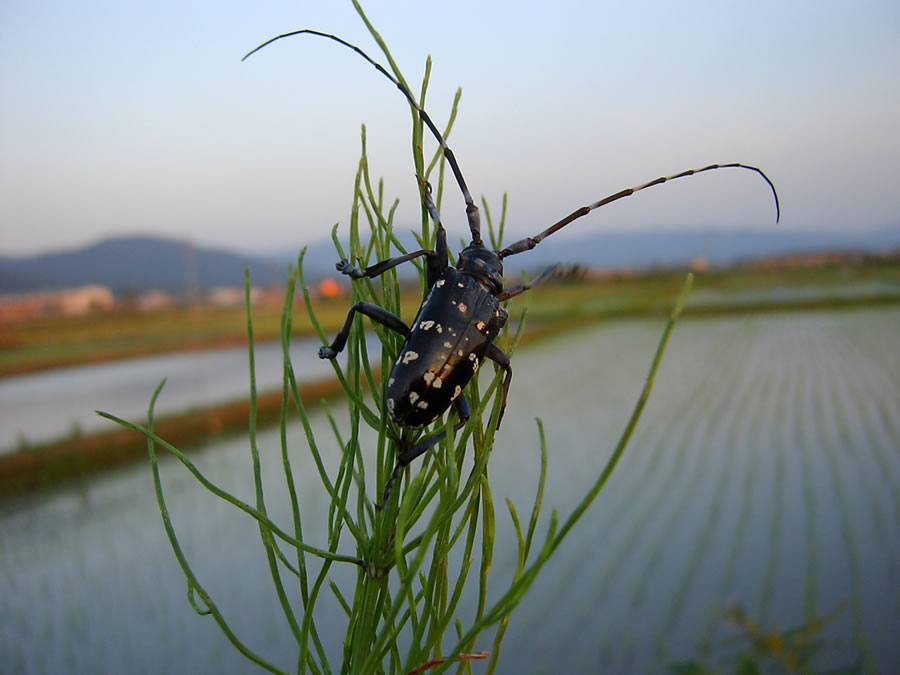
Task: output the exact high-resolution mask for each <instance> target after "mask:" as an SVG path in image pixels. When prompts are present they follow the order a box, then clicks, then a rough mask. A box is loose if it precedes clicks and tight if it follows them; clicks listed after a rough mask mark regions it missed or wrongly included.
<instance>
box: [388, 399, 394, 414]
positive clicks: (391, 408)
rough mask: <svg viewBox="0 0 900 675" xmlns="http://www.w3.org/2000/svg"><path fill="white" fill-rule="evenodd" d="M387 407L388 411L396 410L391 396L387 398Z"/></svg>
mask: <svg viewBox="0 0 900 675" xmlns="http://www.w3.org/2000/svg"><path fill="white" fill-rule="evenodd" d="M387 408H388V412H391V413H392V412H394V399H392V398H389V399H388V400H387Z"/></svg>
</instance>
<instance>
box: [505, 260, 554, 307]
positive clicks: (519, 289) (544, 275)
mask: <svg viewBox="0 0 900 675" xmlns="http://www.w3.org/2000/svg"><path fill="white" fill-rule="evenodd" d="M557 272H559V265H553V266H552V267H548V268H547V269H545V270H544V271H543V272H541V273H540V275H539V276H538V277H537V278H536V279H533V280H531V281H529V282H528V283H527V284H520V285H518V286H513V287H512V288H507V289H504V290H503V291H502V292H501V293H500V294H498V295H497V299H498V300H500V301H501V302H502V301H504V300H509V299H510V298H514V297H516V296H517V295H520V294H522V293H524V292H525V291H527V290H530V289H532V288H534V287H535V286H537V285H538V284H539V283H541V282H543V281H546V280H547V279H549V278H550V277H553V276H556V274H557Z"/></svg>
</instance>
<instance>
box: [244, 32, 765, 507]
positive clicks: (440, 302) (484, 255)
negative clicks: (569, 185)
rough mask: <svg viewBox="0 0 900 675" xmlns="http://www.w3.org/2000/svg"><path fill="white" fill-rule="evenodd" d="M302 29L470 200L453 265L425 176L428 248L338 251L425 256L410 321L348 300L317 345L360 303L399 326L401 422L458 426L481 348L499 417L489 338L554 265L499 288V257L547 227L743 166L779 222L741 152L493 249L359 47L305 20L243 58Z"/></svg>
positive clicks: (473, 209) (338, 345)
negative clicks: (343, 57) (369, 72)
mask: <svg viewBox="0 0 900 675" xmlns="http://www.w3.org/2000/svg"><path fill="white" fill-rule="evenodd" d="M304 34H306V35H314V36H318V37H323V38H327V39H329V40H332V41H334V42H337V43H338V44H340V45H343V46H344V47H347V48H348V49H351V50H353V51H354V52H356V53H357V54H359V55H360V56H361V57H362V58H363V59H365V60H366V61H368V62H369V63H370V64H371V65H372V66H374V67H375V68H376V69H377V70H378V72H380V73H381V74H382V75H384V76H385V77H386V78H387V79H388V80H390V81H391V82H393V84H394V85H395V86H396V87H397V88H398V89H399V90H400V91H401V92H402V93H403V95H404V96H405V97H406V100H407V101H408V102H409V104H410V105H411V106H412V107H413V108H414V109H415V111H416V112H417V113H418V115H419V116H420V118H421V119H422V122H423V123H424V124H425V126H427V127H428V129H429V130H430V132H431V134H432V135H433V136H434V137H435V139H436V140H437V142H438V143H439V144H440V146H441V148H442V150H443V153H444V156H445V158H446V160H447V163H448V164H449V165H450V168H451V169H452V171H453V175H454V177H455V179H456V182H457V184H458V185H459V188H460V191H461V192H462V195H463V199H464V200H465V203H466V219H467V221H468V225H469V231H470V234H471V243H470V244H469V245H468V246H467V247H465V248H464V249H463V250H462V252H460V254H459V257H458V260H457V263H456V266H455V267H451V266H450V264H449V256H448V251H447V233H446V231H445V230H444V227H443V225H442V224H441V218H440V214H439V213H438V210H437V208H436V207H435V205H434V202H433V201H432V199H431V187H430V186H429V185H428V184H427V183H425V182H424V181H421V180H420V188H421V193H422V199H423V202H424V204H425V206H426V207H427V209H428V211H429V213H430V215H431V218H432V219H433V220H434V223H435V227H436V234H437V240H436V244H435V248H434V250H429V249H420V250H418V251H413V252H411V253H408V254H406V255H403V256H399V257H396V258H390V259H388V260H384V261H382V262H379V263H376V264H375V265H372V266H371V267H367V268H366V269H359V268H357V267H355V266H354V265H352V264H351V263H350V262H349V261H347V260H341V261H340V262H339V263H337V265H336V267H337V270H338V271H339V272H341V273H342V274H346V275H349V276H350V277H352V278H354V279H361V278H364V277H368V278H370V279H371V278H374V277H377V276H379V275H380V274H382V273H384V272H385V271H387V270H389V269H391V268H392V267H395V266H397V265H399V264H401V263H404V262H407V261H409V260H413V259H414V258H418V257H425V259H426V292H425V297H424V299H423V301H422V305H421V306H420V307H419V311H418V313H417V315H416V318H415V320H414V321H413V323H412V326H411V327H410V326H407V325H406V324H405V323H404V322H403V320H402V319H400V317H398V316H396V315H394V314H392V313H390V312H388V311H387V310H385V309H384V308H382V307H379V306H378V305H374V304H372V303H368V302H359V303H357V304H355V305H354V306H353V307H351V308H350V312H349V313H348V315H347V320H346V321H345V322H344V325H343V327H342V328H341V329H340V331H338V334H337V335H336V336H335V338H334V341H333V342H332V343H331V345H329V346H323V347H322V348H321V349H320V350H319V356H320V357H321V358H327V359H333V358H334V357H335V356H336V355H337V354H338V353H339V352H340V351H341V350H342V349H343V348H344V346H345V344H346V342H347V337H348V336H349V334H350V328H351V326H352V324H353V317H354V315H355V313H356V312H360V313H362V314H364V315H366V316H368V317H369V318H370V319H372V320H373V321H375V322H377V323H380V324H381V325H383V326H385V327H387V328H389V329H390V330H393V331H394V332H396V333H398V334H400V335H402V336H404V337H405V341H404V342H403V345H402V346H401V348H400V352H399V354H398V355H397V358H396V360H395V361H394V365H393V367H392V369H391V372H390V374H389V376H388V382H387V386H386V389H385V396H384V400H385V408H386V412H387V414H388V415H390V417H391V419H393V421H394V422H396V423H397V424H400V425H403V426H406V427H412V428H420V427H423V426H426V425H428V424H430V423H432V422H434V421H435V420H437V419H438V418H439V417H440V416H441V415H442V414H443V413H444V412H445V411H446V410H447V409H448V408H450V407H451V406H452V407H453V408H454V409H455V410H456V412H457V415H458V416H459V422H458V423H457V424H456V425H455V427H456V428H457V429H459V428H460V427H462V425H463V424H465V422H466V420H468V418H469V404H468V402H467V401H466V396H465V394H464V393H463V390H464V389H465V388H466V385H467V384H468V383H469V381H470V380H471V379H472V377H473V376H474V375H475V373H476V372H477V371H478V367H479V366H480V365H481V362H482V361H483V360H484V359H485V358H487V359H490V360H492V361H494V362H496V363H497V364H499V365H500V366H501V367H502V368H503V369H504V370H505V371H506V373H505V377H504V380H503V400H502V404H501V408H500V414H499V415H498V418H497V426H498V427H499V426H500V421H501V420H502V418H503V412H504V410H505V408H506V400H507V397H508V394H509V385H510V382H511V379H512V368H511V366H510V362H509V358H508V357H507V356H506V354H504V353H503V352H502V351H501V350H500V349H499V348H498V347H497V346H496V345H495V344H494V339H495V338H496V337H497V335H499V333H500V331H501V330H502V328H503V326H504V324H505V323H506V319H507V313H506V310H504V309H503V307H502V306H501V303H502V302H504V301H505V300H508V299H509V298H512V297H514V296H516V295H519V294H520V293H522V292H524V291H526V290H528V289H529V288H531V287H533V286H534V285H536V284H538V283H540V282H541V281H543V280H545V279H547V278H549V277H550V276H553V274H554V273H555V271H556V269H557V268H556V267H551V268H549V269H548V270H546V271H545V272H544V273H542V274H541V275H539V276H538V277H537V278H536V279H534V280H533V281H532V282H530V283H528V284H524V285H520V286H514V287H512V288H506V289H504V287H503V258H506V257H507V256H511V255H516V254H517V253H523V252H525V251H529V250H531V249H533V248H534V247H535V246H537V245H538V244H539V243H540V242H541V241H542V240H543V239H544V238H545V237H548V236H549V235H551V234H553V233H554V232H557V231H558V230H561V229H562V228H563V227H565V226H566V225H568V224H569V223H571V222H572V221H574V220H576V219H578V218H581V217H582V216H586V215H587V214H588V213H590V212H591V211H593V210H594V209H597V208H600V207H601V206H605V205H606V204H609V203H611V202H614V201H617V200H619V199H623V198H624V197H628V196H630V195H632V194H634V193H636V192H640V191H641V190H645V189H647V188H650V187H653V186H655V185H661V184H662V183H665V182H667V181H670V180H674V179H676V178H684V177H686V176H692V175H694V174H698V173H702V172H705V171H712V170H715V169H726V168H739V169H746V170H749V171H753V172H755V173H757V174H759V175H760V176H761V177H762V178H763V180H765V182H766V183H767V184H768V186H769V188H770V189H771V190H772V195H773V197H774V199H775V212H776V217H775V220H776V222H778V220H779V218H780V205H779V201H778V193H777V191H776V190H775V185H774V184H773V183H772V181H771V180H769V177H768V176H767V175H766V174H765V173H764V172H763V171H762V170H761V169H759V168H757V167H755V166H749V165H746V164H741V163H738V162H733V163H729V164H710V165H709V166H705V167H703V168H700V169H689V170H687V171H682V172H680V173H677V174H673V175H671V176H663V177H660V178H657V179H655V180H652V181H650V182H647V183H644V184H642V185H638V186H635V187H632V188H628V189H625V190H620V191H619V192H616V193H614V194H611V195H609V196H608V197H604V198H603V199H601V200H599V201H596V202H594V203H592V204H588V205H587V206H582V207H581V208H580V209H577V210H576V211H573V212H572V213H570V214H569V215H568V216H566V217H565V218H562V219H561V220H559V221H557V222H556V223H554V224H553V225H551V226H550V227H548V228H547V229H545V230H544V231H542V232H540V233H538V234H536V235H534V236H533V237H525V238H524V239H520V240H519V241H516V242H514V243H512V244H510V245H509V246H507V247H506V248H504V249H502V250H499V251H494V250H491V249H489V248H488V247H486V246H485V245H484V243H483V242H482V240H481V224H480V217H479V211H478V207H477V206H475V202H474V201H473V200H472V196H471V194H470V193H469V189H468V187H467V186H466V182H465V179H464V178H463V175H462V171H461V170H460V168H459V164H458V163H457V161H456V157H455V156H454V155H453V151H452V150H450V148H449V147H448V146H447V142H446V141H445V140H444V138H443V136H442V135H441V133H440V132H439V131H438V129H437V127H436V126H435V125H434V123H433V122H432V120H431V118H430V117H429V116H428V113H427V112H425V110H424V109H423V108H422V107H421V106H420V105H419V104H418V102H417V101H416V100H415V98H414V97H413V96H412V94H411V93H410V92H409V90H408V89H407V88H406V87H405V86H404V85H403V84H402V83H401V82H400V81H399V80H398V79H397V78H395V77H394V76H393V75H391V74H390V73H389V72H388V71H387V70H385V69H384V67H382V66H381V64H379V63H377V62H376V61H374V60H372V59H371V58H370V57H369V56H368V54H366V53H365V52H364V51H363V50H362V49H360V48H359V47H357V46H355V45H353V44H350V43H349V42H347V41H345V40H343V39H342V38H340V37H338V36H336V35H332V34H330V33H322V32H320V31H315V30H309V29H304V30H298V31H293V32H290V33H285V34H283V35H278V36H276V37H274V38H272V39H271V40H268V41H267V42H264V43H263V44H262V45H260V46H259V47H257V48H256V49H254V50H253V51H252V52H250V53H249V54H247V56H245V57H244V58H245V59H246V58H247V57H248V56H250V55H251V54H253V53H254V52H256V51H258V50H259V49H262V48H263V47H265V46H266V45H268V44H271V43H272V42H275V41H276V40H280V39H281V38H285V37H291V36H294V35H304ZM444 435H445V434H444V432H441V433H439V434H436V435H434V436H432V437H430V438H427V439H426V440H424V441H422V442H421V443H419V444H418V445H416V446H414V447H411V448H409V449H406V450H404V451H403V452H401V453H400V455H399V457H398V458H397V467H396V469H395V470H394V473H393V475H392V476H391V478H390V479H389V481H388V483H387V485H386V487H385V499H386V498H387V495H388V493H389V491H390V488H391V485H392V484H393V481H394V480H395V479H396V477H397V476H398V475H399V473H400V471H401V469H402V468H403V467H404V466H407V465H408V464H409V463H410V462H412V461H413V460H414V459H415V458H416V457H418V456H419V455H421V454H422V453H424V452H425V451H427V450H428V449H429V448H431V447H432V446H433V445H435V444H436V443H437V442H438V441H440V440H441V439H442V438H443V437H444Z"/></svg>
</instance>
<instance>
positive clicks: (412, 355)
mask: <svg viewBox="0 0 900 675" xmlns="http://www.w3.org/2000/svg"><path fill="white" fill-rule="evenodd" d="M417 358H419V355H418V354H417V353H416V352H414V351H412V350H410V351H407V352H405V353H404V354H403V363H404V364H407V363H409V362H410V361H415V360H416V359H417Z"/></svg>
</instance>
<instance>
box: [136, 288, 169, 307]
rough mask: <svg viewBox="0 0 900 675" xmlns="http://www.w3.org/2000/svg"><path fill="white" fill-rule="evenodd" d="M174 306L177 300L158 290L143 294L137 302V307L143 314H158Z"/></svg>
mask: <svg viewBox="0 0 900 675" xmlns="http://www.w3.org/2000/svg"><path fill="white" fill-rule="evenodd" d="M174 306H175V298H173V297H172V296H171V295H170V294H169V293H166V292H165V291H160V290H158V289H154V290H152V291H147V292H146V293H141V294H140V295H139V296H138V297H137V299H136V300H135V307H137V309H138V310H139V311H141V312H158V311H160V310H163V309H169V308H170V307H174Z"/></svg>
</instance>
